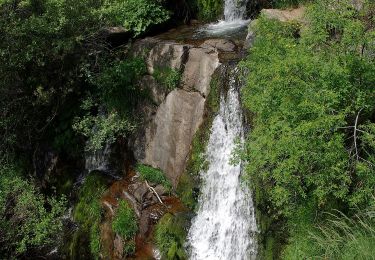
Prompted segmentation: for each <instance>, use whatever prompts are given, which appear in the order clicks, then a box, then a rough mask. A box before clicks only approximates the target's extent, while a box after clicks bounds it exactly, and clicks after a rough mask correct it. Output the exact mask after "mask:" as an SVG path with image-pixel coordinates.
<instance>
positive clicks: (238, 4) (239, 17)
mask: <svg viewBox="0 0 375 260" xmlns="http://www.w3.org/2000/svg"><path fill="white" fill-rule="evenodd" d="M248 1H249V0H225V4H224V20H220V21H219V22H217V23H212V24H209V25H207V26H204V27H203V28H201V29H200V30H199V31H198V35H202V34H203V35H209V36H221V37H222V36H224V37H225V36H227V35H228V34H229V35H231V34H232V33H233V31H237V30H241V29H243V28H244V27H246V26H247V25H248V24H249V22H250V20H246V19H245V17H246V6H247V2H248Z"/></svg>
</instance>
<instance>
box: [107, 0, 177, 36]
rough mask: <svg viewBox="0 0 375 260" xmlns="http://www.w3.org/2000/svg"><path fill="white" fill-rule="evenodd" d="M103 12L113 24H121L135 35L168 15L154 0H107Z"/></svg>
mask: <svg viewBox="0 0 375 260" xmlns="http://www.w3.org/2000/svg"><path fill="white" fill-rule="evenodd" d="M103 13H104V15H106V16H107V17H108V19H111V20H113V24H117V25H118V24H121V25H122V26H124V27H125V28H126V29H127V30H129V31H132V32H133V33H134V35H135V36H138V35H140V34H141V33H143V32H145V31H147V30H148V29H149V28H150V27H151V26H152V25H157V24H160V23H163V22H165V21H167V20H168V19H169V17H170V14H169V12H168V11H167V10H165V9H164V8H163V6H162V5H160V4H159V3H158V2H157V1H154V0H125V1H121V0H115V1H113V0H107V1H106V3H105V7H104V9H103Z"/></svg>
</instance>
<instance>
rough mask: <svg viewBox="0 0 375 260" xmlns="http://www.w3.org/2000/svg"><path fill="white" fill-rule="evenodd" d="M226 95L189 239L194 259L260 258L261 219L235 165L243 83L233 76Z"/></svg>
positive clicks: (214, 127) (215, 125)
mask: <svg viewBox="0 0 375 260" xmlns="http://www.w3.org/2000/svg"><path fill="white" fill-rule="evenodd" d="M232 73H233V74H232V75H231V76H230V80H229V90H228V93H227V95H226V98H225V97H224V96H222V97H221V102H220V112H219V114H218V115H217V116H216V118H215V119H214V121H213V124H212V128H211V136H210V139H209V142H208V146H207V160H208V163H209V167H208V170H207V171H202V172H201V178H202V183H203V184H202V185H203V186H202V190H201V195H200V198H199V204H200V206H199V209H198V212H197V215H196V217H195V218H194V219H193V221H192V226H191V228H190V231H189V235H188V248H189V251H190V258H191V259H196V260H201V259H202V260H203V259H215V260H216V259H223V260H224V259H225V260H226V259H239V260H242V259H255V256H256V241H255V232H256V229H257V228H256V221H255V215H254V207H253V202H252V197H251V193H250V192H249V190H248V189H247V187H246V186H245V185H243V184H242V182H241V169H242V167H241V164H237V165H233V164H231V158H232V155H233V152H234V150H235V148H236V144H237V143H238V141H239V142H243V141H244V133H243V124H242V115H241V106H240V102H239V93H238V87H237V86H236V85H237V84H238V82H237V80H236V76H235V74H236V73H237V71H236V70H234V71H233V72H232Z"/></svg>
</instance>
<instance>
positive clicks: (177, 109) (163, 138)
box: [138, 89, 205, 187]
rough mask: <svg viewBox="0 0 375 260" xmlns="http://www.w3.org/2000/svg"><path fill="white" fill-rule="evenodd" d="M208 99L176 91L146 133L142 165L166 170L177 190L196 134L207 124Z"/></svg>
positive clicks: (168, 97) (159, 109)
mask: <svg viewBox="0 0 375 260" xmlns="http://www.w3.org/2000/svg"><path fill="white" fill-rule="evenodd" d="M204 104H205V99H204V98H203V97H202V96H201V95H200V94H199V93H197V92H188V91H185V90H181V89H176V90H173V91H172V92H171V93H170V94H169V95H168V96H167V98H166V100H165V102H163V103H162V104H161V105H160V106H159V108H158V110H157V112H156V115H155V117H154V118H153V120H152V121H151V123H150V124H149V125H148V126H147V127H146V131H145V136H144V138H145V142H144V145H145V147H144V148H143V150H144V158H138V159H141V161H142V163H144V164H148V165H151V166H152V167H155V168H160V169H161V170H163V171H164V172H165V173H166V175H167V177H168V178H169V179H170V180H171V182H172V184H173V186H174V187H176V185H177V183H178V180H179V177H180V175H181V174H182V173H183V171H184V169H185V164H186V161H187V157H188V154H189V151H190V144H191V142H192V140H193V136H194V134H195V132H196V131H197V130H198V127H199V126H200V124H201V123H202V121H203V112H204Z"/></svg>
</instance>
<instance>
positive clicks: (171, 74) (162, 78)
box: [153, 67, 182, 91]
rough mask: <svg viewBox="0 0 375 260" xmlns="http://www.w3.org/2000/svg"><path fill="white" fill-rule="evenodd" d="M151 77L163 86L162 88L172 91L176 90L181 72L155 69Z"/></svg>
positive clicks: (166, 68)
mask: <svg viewBox="0 0 375 260" xmlns="http://www.w3.org/2000/svg"><path fill="white" fill-rule="evenodd" d="M153 76H154V77H155V79H156V81H157V82H159V83H160V84H162V85H163V87H164V88H165V89H166V90H168V91H172V90H173V89H175V88H177V87H178V85H179V83H180V80H181V76H182V75H181V72H180V71H178V70H175V69H172V68H168V67H164V68H156V69H155V71H154V74H153Z"/></svg>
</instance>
